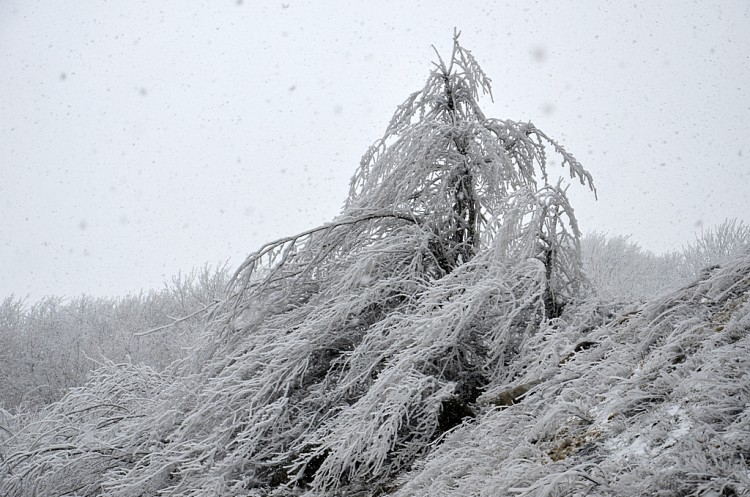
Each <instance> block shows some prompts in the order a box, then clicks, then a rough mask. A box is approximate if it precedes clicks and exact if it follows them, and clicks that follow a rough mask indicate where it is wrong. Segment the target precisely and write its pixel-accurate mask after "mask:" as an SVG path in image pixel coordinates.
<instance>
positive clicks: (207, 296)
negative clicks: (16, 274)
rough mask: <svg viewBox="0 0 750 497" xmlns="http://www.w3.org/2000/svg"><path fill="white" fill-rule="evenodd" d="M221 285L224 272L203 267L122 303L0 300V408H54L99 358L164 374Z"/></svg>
mask: <svg viewBox="0 0 750 497" xmlns="http://www.w3.org/2000/svg"><path fill="white" fill-rule="evenodd" d="M227 280H228V273H227V269H226V267H225V266H224V267H218V268H217V267H209V266H206V267H204V268H202V269H200V270H194V271H192V272H190V273H188V274H178V275H177V276H175V277H173V278H172V279H171V280H170V281H169V282H165V283H164V286H163V288H161V289H159V290H151V291H148V292H141V293H139V294H134V295H126V296H124V297H91V296H87V295H81V296H78V297H72V298H62V297H55V296H48V297H45V298H43V299H41V300H39V301H37V302H34V303H27V302H26V301H25V300H24V299H19V298H16V297H13V296H11V297H8V298H6V299H4V300H3V301H2V302H0V408H3V409H6V410H11V411H14V410H17V409H19V408H21V409H33V408H36V407H38V406H40V405H42V404H48V403H50V402H53V401H56V400H58V399H60V398H61V397H62V396H63V394H64V393H65V392H66V391H67V390H68V389H69V388H71V387H75V386H80V385H83V384H84V382H85V381H86V378H87V376H88V374H89V373H90V371H91V370H92V369H95V368H96V367H97V366H98V362H100V361H102V360H103V359H104V358H107V359H109V360H111V361H114V362H117V363H120V362H133V363H144V364H147V365H149V366H151V367H153V368H155V369H157V370H161V369H163V368H164V367H166V366H167V365H169V364H170V363H172V362H173V361H174V360H175V359H178V358H180V357H182V356H183V355H184V353H185V348H186V347H187V346H189V345H190V343H191V341H192V340H193V338H194V337H195V335H196V333H198V332H200V331H202V330H203V327H204V317H205V316H204V315H205V312H201V311H202V310H203V309H205V308H207V307H208V306H210V304H211V303H212V302H214V301H216V300H218V299H221V298H222V293H223V291H224V288H225V286H226V283H227ZM187 316H190V317H188V318H187V319H183V318H185V317H187ZM166 325H170V326H167V327H166V328H164V329H162V330H159V331H157V332H154V333H147V334H144V333H145V332H147V331H149V330H153V329H155V328H159V327H162V326H166Z"/></svg>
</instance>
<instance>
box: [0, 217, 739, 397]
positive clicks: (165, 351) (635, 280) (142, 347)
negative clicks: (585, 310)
mask: <svg viewBox="0 0 750 497" xmlns="http://www.w3.org/2000/svg"><path fill="white" fill-rule="evenodd" d="M748 245H750V227H748V226H747V225H746V224H744V223H743V222H741V221H736V220H730V221H725V222H724V223H722V224H720V225H719V226H716V227H714V228H712V229H709V230H707V231H705V232H703V233H702V234H701V236H699V237H697V238H696V240H695V241H694V242H693V243H691V244H688V245H687V246H685V247H683V248H682V249H681V250H675V251H672V252H668V253H665V254H654V253H653V252H651V251H648V250H644V249H642V248H641V247H640V246H639V245H638V244H636V243H633V242H631V241H630V240H629V239H628V237H627V236H621V235H617V236H607V235H604V234H602V233H589V234H588V235H586V236H584V237H583V238H582V239H581V252H582V257H583V264H584V268H585V271H586V275H587V277H588V278H589V280H590V283H591V285H592V287H593V288H594V290H595V292H596V295H597V297H598V298H599V299H601V300H607V301H613V300H614V301H618V300H619V301H632V300H647V299H649V298H651V297H654V296H657V295H659V294H661V293H664V292H667V291H671V290H674V289H676V288H679V287H681V286H684V285H686V284H689V283H690V282H692V281H694V280H696V279H697V278H698V277H700V275H701V272H702V271H704V270H706V268H710V267H711V266H712V265H714V264H719V263H721V262H722V261H724V260H726V259H727V258H728V257H730V256H731V255H732V254H734V253H736V252H737V251H739V250H740V249H742V248H743V247H745V246H748ZM228 279H229V276H228V271H227V268H226V267H221V268H211V267H208V266H207V267H204V268H203V269H201V270H194V271H192V272H190V273H189V274H179V275H177V276H175V277H173V278H172V279H171V281H169V282H167V283H165V284H164V287H163V288H161V289H159V290H151V291H149V292H145V293H144V292H142V293H140V294H135V295H126V296H124V297H116V298H113V297H99V298H95V297H90V296H86V295H81V296H78V297H74V298H67V299H66V298H61V297H54V296H50V297H45V298H43V299H41V300H40V301H38V302H35V303H32V304H29V303H26V302H25V301H24V300H23V299H19V298H16V297H9V298H6V299H5V300H4V301H2V303H0V407H2V408H4V409H7V410H11V411H12V410H16V409H18V408H35V407H38V406H40V405H43V404H48V403H50V402H53V401H56V400H58V399H60V398H61V397H62V395H63V394H64V393H65V392H66V391H67V390H68V389H69V388H71V387H75V386H81V385H83V384H84V382H85V381H86V378H87V376H88V375H89V373H90V372H91V370H92V369H94V368H96V367H97V366H98V363H97V361H99V360H101V359H102V358H105V357H106V358H107V359H109V360H111V361H114V362H115V363H119V362H132V363H136V364H137V363H144V364H146V365H148V366H151V367H153V368H155V369H157V370H161V369H163V368H165V367H166V366H167V365H169V364H170V363H172V362H173V361H174V360H175V359H179V358H181V357H183V356H184V353H185V348H186V347H188V346H189V345H190V343H191V341H192V340H193V339H194V338H195V336H196V334H197V333H199V332H200V331H202V330H203V327H204V324H205V323H204V319H203V317H204V315H203V313H201V312H200V311H201V310H202V309H204V308H206V307H207V306H208V305H209V304H211V303H212V302H214V301H215V300H217V299H220V298H222V292H223V290H224V287H225V286H226V283H227V281H228ZM191 314H194V315H193V316H191V317H189V318H187V319H184V320H182V321H179V322H175V320H179V319H182V318H184V317H185V316H190V315H191ZM165 325H170V326H168V327H166V328H165V329H163V330H159V331H158V332H155V333H151V334H145V335H143V333H144V332H146V331H148V330H152V329H154V328H158V327H161V326H165Z"/></svg>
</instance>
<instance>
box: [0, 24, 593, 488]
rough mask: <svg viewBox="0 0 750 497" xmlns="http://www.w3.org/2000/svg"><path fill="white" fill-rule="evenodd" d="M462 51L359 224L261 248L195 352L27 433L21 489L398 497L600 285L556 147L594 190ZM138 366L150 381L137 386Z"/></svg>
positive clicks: (383, 148) (357, 217) (15, 480)
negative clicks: (495, 107)
mask: <svg viewBox="0 0 750 497" xmlns="http://www.w3.org/2000/svg"><path fill="white" fill-rule="evenodd" d="M446 60H447V62H446V61H443V60H442V59H440V58H439V60H438V62H437V63H436V65H435V69H434V70H433V71H432V72H431V74H430V76H429V78H428V80H427V83H426V84H425V86H424V88H423V89H422V90H420V91H418V92H416V93H414V94H412V95H411V96H410V97H409V98H407V100H406V101H405V102H404V103H403V104H402V105H401V106H399V108H398V110H397V111H396V114H395V116H394V118H393V119H392V121H391V123H390V124H389V126H388V127H387V129H386V133H385V135H384V137H383V138H382V139H381V140H378V141H377V142H376V143H375V145H374V146H373V147H372V148H371V149H370V150H369V151H368V152H367V153H366V154H365V156H364V158H363V160H362V163H361V165H360V167H359V168H358V169H357V171H356V173H355V175H354V177H353V179H352V186H351V192H350V195H349V197H348V199H347V201H346V203H345V206H344V209H343V211H342V214H341V215H340V216H339V217H337V218H336V219H334V220H333V221H332V222H330V223H328V224H326V225H323V226H320V227H318V228H314V229H311V230H308V231H306V232H303V233H300V234H298V235H295V236H291V237H288V238H284V239H281V240H278V241H275V242H272V243H269V244H267V245H265V246H263V247H262V248H261V249H260V250H259V251H257V252H255V253H253V254H252V255H250V256H249V257H248V258H247V260H246V261H245V262H244V263H243V264H242V265H241V266H240V268H239V269H238V270H237V272H236V273H235V275H234V277H233V278H232V281H231V284H230V286H229V289H228V296H227V298H226V300H224V301H223V302H222V303H221V304H220V305H218V306H216V307H215V308H213V309H212V311H211V316H210V319H211V323H210V325H209V327H208V330H207V333H206V334H205V335H204V336H203V337H202V339H201V341H200V343H198V344H197V345H196V346H195V348H194V349H193V350H192V351H191V353H190V355H189V356H188V357H187V358H186V359H185V360H184V361H181V362H179V363H175V364H174V365H172V366H171V367H170V368H168V369H167V370H166V371H165V372H164V373H161V374H154V373H152V372H149V371H146V370H143V369H138V368H134V367H132V366H130V365H126V366H123V367H120V366H114V365H107V366H105V369H104V370H103V372H101V373H99V375H100V376H101V378H99V377H95V378H93V379H92V382H93V383H89V385H88V386H87V387H85V388H83V389H80V390H76V391H72V392H71V393H69V394H68V396H66V397H65V398H64V399H63V400H62V401H61V402H59V403H56V404H54V405H52V406H50V408H49V409H48V410H47V411H45V413H44V414H43V415H42V419H41V421H39V422H38V423H31V424H28V425H27V426H26V427H24V428H22V429H20V430H19V431H18V432H17V433H15V434H14V437H12V439H11V441H10V442H9V444H8V447H9V448H8V449H7V450H6V453H5V455H4V456H3V457H4V460H5V461H6V465H5V469H4V473H2V476H0V478H2V480H1V483H0V490H1V491H2V492H3V493H4V494H7V495H32V494H49V493H51V492H53V491H54V492H56V493H57V494H60V495H73V494H75V495H87V496H88V495H100V494H101V495H108V496H123V497H124V496H140V495H156V494H174V495H183V496H204V495H249V494H250V495H262V494H265V493H267V492H275V493H279V494H286V493H291V494H298V493H307V494H309V495H329V494H331V493H332V492H342V493H348V494H350V493H353V492H357V491H362V492H365V493H378V492H381V491H382V490H383V489H385V488H386V487H387V486H388V485H389V484H390V482H391V481H392V479H393V478H394V476H396V475H399V474H401V473H403V472H404V471H406V470H408V469H409V468H411V467H412V466H413V464H414V463H415V461H417V460H418V459H419V458H420V457H424V456H425V455H426V454H428V453H429V452H431V451H432V450H433V449H434V447H435V446H436V444H437V443H439V441H440V439H441V437H442V436H443V434H445V433H446V432H448V431H449V430H451V429H453V428H454V427H455V426H457V425H459V424H461V423H462V422H463V421H464V420H465V419H467V418H471V417H473V416H476V415H477V414H478V406H477V403H476V401H477V398H478V397H479V396H480V395H481V394H482V392H483V391H484V390H485V389H487V388H488V387H489V386H490V385H494V384H498V383H502V382H505V381H508V378H509V374H511V372H512V371H514V368H516V367H517V366H515V364H516V362H517V361H518V360H519V354H520V353H521V351H522V350H523V348H524V347H525V344H526V342H527V340H528V339H529V338H530V337H533V336H535V335H536V334H537V333H538V332H539V331H540V330H542V329H546V328H547V326H548V325H547V323H548V322H549V321H550V320H555V319H558V318H559V316H561V315H564V314H565V313H566V312H569V311H568V310H567V309H568V307H570V308H574V307H575V306H576V305H578V302H579V300H580V299H581V297H582V296H583V295H584V294H585V293H584V292H585V290H586V283H585V279H584V277H583V274H582V269H581V259H580V251H579V231H578V227H577V225H576V222H575V217H574V216H573V210H572V208H571V206H570V204H569V203H568V200H567V197H566V194H565V188H564V187H563V186H562V185H561V183H559V182H555V183H549V181H548V174H549V171H548V169H547V156H548V154H549V153H557V154H558V155H559V156H560V157H561V162H562V164H563V166H564V167H565V168H566V169H567V172H568V173H569V174H570V175H571V176H572V177H574V178H576V179H578V180H580V181H581V182H582V183H584V184H587V185H588V186H589V187H591V188H592V189H593V185H592V181H591V177H590V175H589V174H588V173H587V172H586V171H585V170H584V169H583V168H582V166H581V165H580V164H579V163H578V162H577V161H576V160H575V159H574V158H573V157H572V156H571V155H569V154H568V153H567V152H566V151H565V150H564V149H563V148H562V147H560V146H559V145H558V144H557V143H555V142H554V141H553V140H551V139H550V138H548V137H547V136H546V135H545V134H544V133H542V132H541V131H540V130H538V129H537V128H536V127H535V126H533V125H532V124H530V123H519V122H515V121H509V120H499V119H492V118H486V117H485V116H484V114H483V113H482V111H481V110H480V108H479V105H478V100H479V98H480V96H481V95H483V94H489V92H490V85H489V79H488V78H487V77H486V76H485V75H484V73H483V72H482V71H481V69H480V68H479V66H478V64H477V62H476V61H475V59H474V58H473V56H472V55H471V53H470V52H469V51H467V50H466V49H464V48H463V47H461V46H460V44H459V43H458V36H456V37H455V39H454V45H453V50H452V53H451V55H450V58H449V59H446ZM120 376H121V377H122V380H121V381H122V382H123V383H124V384H134V385H135V386H136V387H137V388H138V391H139V392H140V393H138V394H137V395H135V394H134V395H132V396H130V397H125V398H123V399H120V398H119V397H117V396H118V395H119V394H118V393H117V392H119V390H118V388H114V385H119V384H120V383H119V380H117V378H118V377H120ZM133 376H136V377H135V378H134V377H133ZM167 377H169V378H170V379H169V380H165V379H164V378H167ZM97 378H99V379H97ZM144 382H145V383H144ZM107 385H112V386H111V387H108V386H107ZM92 391H97V392H101V394H97V395H95V396H92V395H91V392H92ZM111 395H115V396H116V397H117V398H111ZM97 411H103V412H105V413H106V416H105V419H106V421H97V420H96V419H95V418H94V417H89V416H93V413H94V412H97ZM84 412H85V413H92V414H91V415H89V414H85V415H84V417H85V419H84V418H82V413H84ZM30 447H33V449H30ZM52 448H54V449H52Z"/></svg>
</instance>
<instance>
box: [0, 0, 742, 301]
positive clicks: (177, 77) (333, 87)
mask: <svg viewBox="0 0 750 497" xmlns="http://www.w3.org/2000/svg"><path fill="white" fill-rule="evenodd" d="M749 11H750V4H748V3H747V2H745V1H724V2H695V3H690V4H687V3H685V2H677V1H675V2H658V4H656V3H654V2H636V3H628V4H627V5H626V4H617V5H605V4H604V3H601V2H594V1H590V2H523V3H518V2H507V3H501V2H497V3H490V2H462V3H460V4H457V3H455V2H409V3H403V2H369V3H364V2H362V3H359V2H358V3H356V4H355V3H352V2H340V1H330V2H325V3H324V4H323V3H316V2H295V1H293V0H289V1H288V2H284V3H281V2H279V3H267V2H252V1H249V0H244V1H242V0H232V1H224V0H221V1H217V2H205V3H203V2H192V1H180V2H178V1H163V2H141V3H136V2H120V3H106V2H101V3H89V2H66V3H60V2H53V1H50V0H42V1H39V2H35V3H31V2H21V1H14V0H6V1H4V2H2V3H0V74H1V75H2V77H0V93H1V94H2V98H0V113H1V114H2V121H0V213H2V215H0V261H2V262H1V263H0V268H2V276H1V277H0V297H4V296H7V295H10V294H15V295H17V296H21V297H23V296H26V295H28V296H30V297H31V298H39V297H41V296H43V295H45V294H56V295H76V294H80V293H84V292H85V293H88V294H93V295H120V294H123V293H126V292H132V291H137V290H139V289H141V288H145V289H148V288H153V287H156V286H159V285H160V284H161V282H162V281H164V280H165V279H168V278H169V277H171V276H172V275H174V274H176V273H177V272H178V271H186V270H190V269H191V268H193V267H195V266H201V265H203V264H205V263H222V262H223V261H227V260H228V261H229V265H230V266H234V265H237V264H239V263H240V262H241V261H242V259H243V258H244V257H245V256H246V255H247V254H248V253H250V252H252V251H253V250H255V249H256V248H258V247H259V246H260V245H261V244H262V243H264V242H266V241H269V240H272V239H275V238H279V237H281V236H283V235H286V234H290V233H293V232H296V231H302V230H304V229H306V228H309V227H312V226H314V225H317V224H320V223H323V222H325V221H327V220H330V219H331V218H333V217H334V216H335V215H336V214H337V213H338V212H339V210H340V207H341V205H342V203H343V201H344V199H345V198H346V195H347V193H348V183H349V177H350V176H351V174H352V173H353V172H354V170H355V168H356V166H357V165H358V163H359V159H360V157H361V156H362V154H363V153H364V152H365V151H366V150H367V147H368V146H369V145H370V144H371V143H372V142H374V141H375V140H376V139H378V138H379V137H380V136H381V135H382V133H383V130H384V129H385V126H386V125H387V123H388V121H389V119H390V117H391V115H392V114H393V112H394V110H395V109H396V106H397V105H398V104H400V103H401V102H402V101H403V100H404V99H405V98H406V97H407V96H408V95H409V94H410V93H411V92H413V91H416V90H418V89H420V88H421V87H422V85H423V83H424V81H425V79H426V77H427V75H428V73H429V71H430V70H431V61H432V60H434V59H435V54H434V51H433V49H432V47H431V45H433V44H434V45H435V47H436V48H437V50H438V51H441V52H445V51H447V50H449V48H450V44H451V40H452V34H453V29H454V27H456V28H458V29H459V30H460V31H461V32H462V35H461V41H462V44H463V45H464V46H466V47H467V48H469V49H470V50H472V53H473V54H474V56H475V57H476V58H477V60H478V61H479V63H480V64H481V65H482V67H483V68H484V70H485V72H486V73H487V74H488V75H489V76H490V77H491V78H492V80H493V85H494V87H493V94H494V102H492V101H490V100H489V99H485V101H484V102H482V103H483V105H484V107H483V109H484V112H485V114H486V115H488V116H491V117H498V118H503V119H514V120H519V121H527V120H528V121H532V122H533V123H534V124H535V125H537V126H538V127H539V128H540V129H542V130H544V131H545V132H546V133H547V134H549V135H550V136H551V137H553V138H555V139H557V140H558V141H559V142H560V143H561V144H563V146H565V148H566V149H567V150H568V151H570V152H571V153H573V154H574V155H575V156H576V157H577V158H578V159H579V160H580V161H581V162H582V163H583V165H584V167H586V168H587V169H588V170H589V171H590V172H591V173H592V174H593V176H594V179H595V182H596V186H597V189H598V193H599V200H598V201H595V200H594V198H593V195H592V194H591V193H590V192H589V191H587V189H585V188H583V187H580V185H572V186H571V188H570V190H569V194H570V196H571V197H572V200H573V205H574V206H575V207H576V214H577V217H578V221H579V225H580V227H581V229H582V230H583V231H591V230H598V231H604V232H608V233H612V234H624V235H630V236H631V239H632V240H634V241H637V242H638V243H640V244H641V245H642V246H643V247H644V248H648V249H651V250H655V251H665V250H670V249H673V248H679V247H680V246H681V245H682V244H684V243H686V242H689V241H690V240H691V239H693V237H694V236H695V234H696V232H700V230H701V229H703V228H707V227H710V226H711V225H714V224H717V223H719V222H721V221H722V220H723V219H725V218H733V217H737V218H739V219H743V220H745V221H747V220H750V203H748V201H747V194H746V190H747V184H748V180H749V179H750V178H748V172H747V171H748V168H747V156H748V154H750V150H748V143H747V132H748V130H749V129H750V98H749V95H748V87H747V81H749V80H750V56H749V55H748V51H747V47H748V46H750V29H748V27H749V26H750V23H749V22H748V20H749V19H750V16H749ZM553 171H554V172H555V174H557V173H558V171H559V174H560V175H563V176H564V175H565V170H563V169H562V168H556V169H554V170H553Z"/></svg>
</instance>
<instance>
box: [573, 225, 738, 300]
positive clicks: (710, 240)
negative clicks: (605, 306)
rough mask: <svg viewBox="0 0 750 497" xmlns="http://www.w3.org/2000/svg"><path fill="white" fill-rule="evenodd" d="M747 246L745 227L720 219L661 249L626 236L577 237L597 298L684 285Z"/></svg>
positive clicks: (642, 295)
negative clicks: (689, 240)
mask: <svg viewBox="0 0 750 497" xmlns="http://www.w3.org/2000/svg"><path fill="white" fill-rule="evenodd" d="M747 246H750V226H748V225H746V224H745V223H743V222H742V221H738V220H726V221H724V222H723V223H721V224H719V225H718V226H715V227H713V228H710V229H708V230H706V231H703V232H702V233H701V234H700V235H699V236H697V237H696V239H695V240H694V241H693V242H692V243H689V244H687V245H685V246H683V247H682V248H681V249H679V250H673V251H671V252H667V253H664V254H655V253H653V252H651V251H649V250H644V249H642V248H641V247H640V246H639V245H638V244H637V243H634V242H631V241H630V240H629V238H628V237H627V236H622V235H617V236H606V235H604V234H602V233H589V234H588V235H586V236H584V237H583V238H582V239H581V256H582V258H583V265H584V268H585V271H586V275H587V277H588V278H589V280H590V283H591V284H592V286H593V288H594V290H595V292H596V295H597V297H598V298H599V299H602V300H620V301H633V300H648V299H650V298H652V297H656V296H657V295H660V294H663V293H665V292H668V291H672V290H675V289H677V288H680V287H682V286H684V285H687V284H690V283H691V282H693V281H695V280H696V279H698V278H700V277H701V276H702V274H703V272H704V271H709V270H711V267H712V266H714V265H717V264H721V263H722V262H725V261H726V260H728V259H729V258H731V257H732V256H733V255H735V254H736V253H737V252H739V251H740V250H742V249H743V248H745V247H747Z"/></svg>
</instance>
